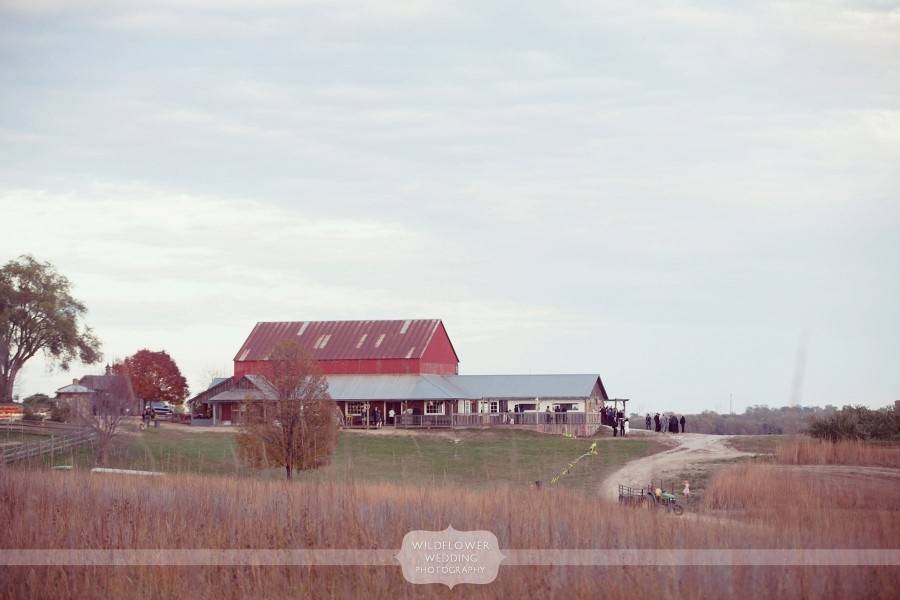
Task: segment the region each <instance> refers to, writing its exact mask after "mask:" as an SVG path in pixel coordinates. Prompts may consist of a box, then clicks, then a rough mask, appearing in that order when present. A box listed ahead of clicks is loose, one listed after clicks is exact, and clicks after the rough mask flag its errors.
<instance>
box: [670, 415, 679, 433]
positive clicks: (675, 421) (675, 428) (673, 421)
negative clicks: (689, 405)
mask: <svg viewBox="0 0 900 600" xmlns="http://www.w3.org/2000/svg"><path fill="white" fill-rule="evenodd" d="M669 431H671V432H672V433H678V417H676V416H675V413H672V418H670V419H669Z"/></svg>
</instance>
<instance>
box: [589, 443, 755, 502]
mask: <svg viewBox="0 0 900 600" xmlns="http://www.w3.org/2000/svg"><path fill="white" fill-rule="evenodd" d="M647 435H653V436H654V437H655V436H660V439H661V440H663V441H667V442H668V441H673V442H675V443H676V444H677V446H675V447H674V448H672V449H671V450H666V451H665V452H660V453H659V454H652V455H650V456H645V457H644V458H639V459H637V460H633V461H631V462H629V463H628V464H626V465H625V466H624V467H622V468H621V469H619V470H618V471H615V472H613V473H612V474H611V475H610V476H609V477H607V478H606V479H605V480H603V483H602V484H600V485H601V488H600V496H601V497H602V498H605V499H608V500H612V501H616V500H617V499H618V497H619V484H620V483H621V484H625V485H631V486H637V487H640V486H642V485H647V483H648V482H649V481H650V480H651V479H654V478H656V479H658V478H666V477H670V476H671V475H673V474H677V473H681V472H683V471H686V470H688V469H689V468H690V467H692V466H694V465H697V464H699V463H706V462H711V461H721V460H729V459H732V458H739V457H741V456H752V455H753V453H751V452H741V451H740V450H735V449H734V448H731V447H730V446H728V445H726V444H725V440H727V439H728V438H729V437H730V436H727V435H708V434H704V433H681V434H678V435H666V434H647Z"/></svg>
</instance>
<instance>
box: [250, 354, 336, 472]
mask: <svg viewBox="0 0 900 600" xmlns="http://www.w3.org/2000/svg"><path fill="white" fill-rule="evenodd" d="M270 361H271V365H272V377H271V382H270V383H271V385H272V387H271V389H270V390H268V392H269V396H270V397H269V398H266V399H256V400H254V401H251V402H248V403H247V410H245V412H244V417H243V422H242V423H241V428H240V432H239V434H238V448H239V450H240V453H241V455H242V457H243V458H244V460H245V461H246V462H247V463H248V464H250V465H251V466H253V467H256V468H264V467H268V466H272V465H278V466H282V467H284V470H285V475H286V477H287V478H288V479H291V477H292V475H293V473H294V471H296V470H304V469H314V468H316V467H318V466H320V465H322V464H325V463H327V462H328V460H329V459H330V458H331V454H332V453H333V452H334V447H335V445H336V443H337V429H338V423H337V420H336V419H335V412H336V410H337V407H336V405H335V402H334V400H332V399H331V396H330V395H329V394H328V382H327V380H326V379H325V377H324V376H323V375H322V372H321V371H320V370H319V367H318V365H317V364H316V363H315V361H313V360H312V359H311V358H310V357H309V356H308V355H307V354H306V352H305V351H304V350H303V348H302V347H301V346H300V344H298V343H297V342H294V341H290V340H289V341H286V342H282V343H280V344H278V345H277V346H276V347H275V349H274V350H273V351H272V354H271V356H270Z"/></svg>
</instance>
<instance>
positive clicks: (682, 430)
mask: <svg viewBox="0 0 900 600" xmlns="http://www.w3.org/2000/svg"><path fill="white" fill-rule="evenodd" d="M681 433H684V415H681Z"/></svg>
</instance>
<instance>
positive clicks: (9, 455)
mask: <svg viewBox="0 0 900 600" xmlns="http://www.w3.org/2000/svg"><path fill="white" fill-rule="evenodd" d="M12 433H18V434H19V435H41V436H50V439H47V440H43V441H39V442H22V443H19V444H16V445H15V446H6V445H4V446H0V465H6V464H9V463H13V462H16V461H20V460H27V459H29V458H34V457H37V456H42V455H44V454H50V455H51V456H52V455H53V454H54V453H55V452H59V451H62V450H67V449H69V448H74V447H75V446H80V445H82V444H87V443H90V442H91V441H93V439H94V432H93V431H91V430H90V429H85V428H81V427H77V426H74V425H68V424H65V423H53V422H39V423H31V422H28V421H17V422H0V442H2V441H3V436H4V434H5V435H7V436H9V435H10V434H12Z"/></svg>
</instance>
